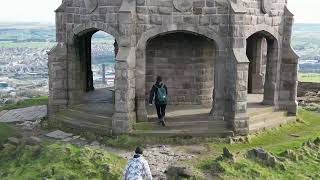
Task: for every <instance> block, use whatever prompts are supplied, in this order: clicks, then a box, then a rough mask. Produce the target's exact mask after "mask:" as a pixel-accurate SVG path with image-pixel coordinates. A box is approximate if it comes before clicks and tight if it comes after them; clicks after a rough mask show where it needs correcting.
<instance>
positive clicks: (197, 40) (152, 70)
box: [145, 31, 216, 106]
mask: <svg viewBox="0 0 320 180" xmlns="http://www.w3.org/2000/svg"><path fill="white" fill-rule="evenodd" d="M146 52H147V57H146V86H145V88H146V97H148V96H149V92H148V90H150V89H151V87H152V86H153V83H154V82H155V79H156V77H157V76H162V78H163V80H164V82H165V83H166V85H167V87H168V89H169V91H170V93H169V99H170V101H169V104H174V105H207V106H210V105H212V93H213V89H214V60H215V57H216V55H215V54H216V51H215V43H214V41H213V40H211V39H209V38H206V37H204V36H199V35H196V34H192V33H188V32H183V31H177V32H170V33H168V34H162V35H159V36H156V37H153V38H152V39H149V41H148V43H147V48H146Z"/></svg>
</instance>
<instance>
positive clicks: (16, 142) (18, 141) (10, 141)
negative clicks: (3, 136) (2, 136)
mask: <svg viewBox="0 0 320 180" xmlns="http://www.w3.org/2000/svg"><path fill="white" fill-rule="evenodd" d="M8 143H10V144H12V145H15V146H17V145H19V143H20V140H19V139H17V138H15V137H9V138H8Z"/></svg>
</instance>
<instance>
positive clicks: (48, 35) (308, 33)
mask: <svg viewBox="0 0 320 180" xmlns="http://www.w3.org/2000/svg"><path fill="white" fill-rule="evenodd" d="M106 40H107V43H113V37H112V36H110V35H108V34H107V33H102V32H99V33H96V34H95V35H94V40H93V41H94V42H97V43H99V42H106ZM7 42H9V43H11V44H9V45H8V44H5V43H7ZM16 42H17V43H20V44H19V46H25V44H21V43H22V42H55V25H54V24H46V23H36V22H34V23H1V22H0V46H1V45H2V46H4V45H6V46H10V47H12V46H15V45H14V44H12V43H16ZM17 46H18V44H17ZM33 46H36V47H38V46H41V45H39V44H36V45H34V44H33ZM292 46H293V48H294V49H295V50H296V52H297V53H298V54H299V56H300V60H320V24H295V25H294V27H293V38H292Z"/></svg>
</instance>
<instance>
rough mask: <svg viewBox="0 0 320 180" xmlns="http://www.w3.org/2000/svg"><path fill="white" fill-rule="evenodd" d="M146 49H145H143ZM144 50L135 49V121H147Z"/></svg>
mask: <svg viewBox="0 0 320 180" xmlns="http://www.w3.org/2000/svg"><path fill="white" fill-rule="evenodd" d="M144 48H146V47H144ZM145 51H146V49H137V54H136V58H137V66H136V102H137V121H139V122H144V121H148V114H147V110H146V98H147V97H146V91H147V90H146V86H145V82H146V75H145V73H146V53H145Z"/></svg>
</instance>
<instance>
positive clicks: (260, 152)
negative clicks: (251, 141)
mask: <svg viewBox="0 0 320 180" xmlns="http://www.w3.org/2000/svg"><path fill="white" fill-rule="evenodd" d="M247 157H248V158H250V159H256V158H257V159H261V160H266V159H267V158H266V157H267V152H266V151H265V150H264V149H262V148H255V149H252V150H249V151H248V152H247Z"/></svg>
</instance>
